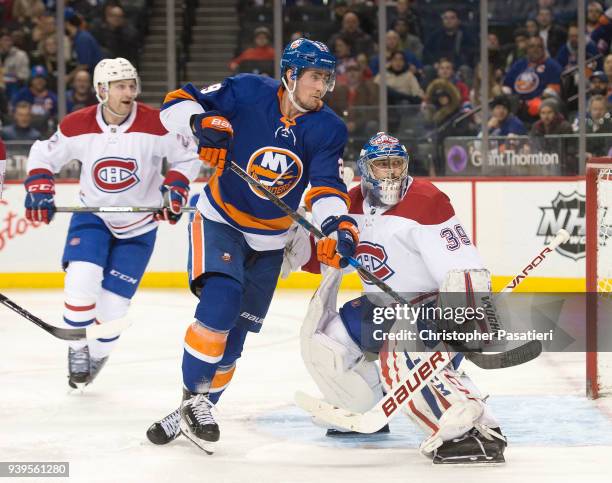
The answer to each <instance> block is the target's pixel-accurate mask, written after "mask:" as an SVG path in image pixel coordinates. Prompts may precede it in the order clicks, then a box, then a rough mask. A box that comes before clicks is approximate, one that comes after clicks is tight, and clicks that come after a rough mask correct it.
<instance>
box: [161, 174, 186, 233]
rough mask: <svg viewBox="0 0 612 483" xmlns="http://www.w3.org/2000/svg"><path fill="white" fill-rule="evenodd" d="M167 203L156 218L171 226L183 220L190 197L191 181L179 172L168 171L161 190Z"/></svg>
mask: <svg viewBox="0 0 612 483" xmlns="http://www.w3.org/2000/svg"><path fill="white" fill-rule="evenodd" d="M159 189H160V191H161V192H162V194H163V195H164V198H167V201H166V202H165V203H164V207H163V208H161V209H160V210H158V211H157V212H156V213H155V215H153V216H154V218H155V219H156V220H157V221H167V222H168V223H170V224H171V225H174V224H176V222H177V221H179V220H180V219H181V215H182V209H183V207H184V206H185V204H186V203H187V197H188V195H189V180H188V179H187V178H186V177H185V176H183V175H182V174H181V173H179V172H178V171H168V173H167V174H166V178H165V179H164V182H163V184H162V185H161V187H160V188H159Z"/></svg>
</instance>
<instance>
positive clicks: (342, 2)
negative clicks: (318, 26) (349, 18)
mask: <svg viewBox="0 0 612 483" xmlns="http://www.w3.org/2000/svg"><path fill="white" fill-rule="evenodd" d="M348 11H349V6H348V2H347V1H346V0H336V1H335V2H334V6H333V10H332V13H331V17H332V22H333V23H334V30H336V31H340V29H341V28H342V18H343V17H344V15H346V12H348Z"/></svg>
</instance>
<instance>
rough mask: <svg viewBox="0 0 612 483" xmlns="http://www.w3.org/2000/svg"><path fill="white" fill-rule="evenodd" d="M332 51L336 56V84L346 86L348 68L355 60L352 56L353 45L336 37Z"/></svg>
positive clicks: (344, 39)
mask: <svg viewBox="0 0 612 483" xmlns="http://www.w3.org/2000/svg"><path fill="white" fill-rule="evenodd" d="M332 49H333V52H334V55H335V56H336V84H346V66H347V64H348V63H350V62H352V61H354V60H355V57H353V56H352V55H351V45H350V44H349V42H348V41H347V40H346V38H344V37H342V36H340V37H336V40H335V41H334V45H333V46H332Z"/></svg>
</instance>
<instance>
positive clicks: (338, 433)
mask: <svg viewBox="0 0 612 483" xmlns="http://www.w3.org/2000/svg"><path fill="white" fill-rule="evenodd" d="M388 433H390V429H389V425H388V424H385V425H384V426H383V427H382V428H380V429H379V430H378V431H375V432H374V433H358V432H357V431H346V430H341V429H336V428H329V429H328V430H327V432H326V433H325V436H327V437H328V438H351V437H355V436H370V435H371V434H372V435H373V434H388Z"/></svg>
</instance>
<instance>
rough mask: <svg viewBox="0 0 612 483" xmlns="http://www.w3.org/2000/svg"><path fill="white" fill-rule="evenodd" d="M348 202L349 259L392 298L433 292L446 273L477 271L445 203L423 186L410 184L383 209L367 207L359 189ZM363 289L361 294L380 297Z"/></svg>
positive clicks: (480, 265) (466, 240)
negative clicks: (353, 239)
mask: <svg viewBox="0 0 612 483" xmlns="http://www.w3.org/2000/svg"><path fill="white" fill-rule="evenodd" d="M349 196H350V198H351V208H350V210H349V214H350V216H352V217H353V218H355V220H356V221H357V223H358V225H359V231H360V235H359V246H358V248H357V253H356V255H355V257H356V258H357V260H359V262H361V263H362V264H363V266H364V267H365V268H367V269H368V270H369V271H371V272H372V273H373V274H374V275H376V276H377V277H378V278H380V279H381V280H383V281H384V282H385V283H386V284H387V285H389V286H390V287H391V288H392V289H393V290H395V291H396V292H404V293H411V294H415V293H425V292H432V291H437V290H438V289H439V288H440V285H441V284H442V282H443V280H444V279H445V277H446V274H447V272H448V271H449V270H455V269H470V268H483V263H482V260H481V258H480V255H479V253H478V251H477V250H476V248H475V247H474V245H473V244H472V242H471V240H470V238H469V237H468V235H467V234H466V232H465V230H464V228H463V226H462V225H461V222H460V221H459V219H458V218H457V216H456V215H455V211H454V210H453V207H452V206H451V203H450V201H449V199H448V197H447V196H446V195H445V194H444V193H442V192H441V191H440V190H439V189H438V188H436V187H435V186H434V185H433V184H431V183H430V182H429V181H425V180H413V181H412V183H411V184H410V187H409V188H408V191H407V193H406V195H405V196H404V198H403V199H402V200H401V201H400V202H399V203H398V204H397V205H395V206H393V207H391V208H388V209H385V208H380V207H373V206H371V205H369V204H368V202H367V201H366V200H364V198H363V196H362V194H361V189H360V187H356V188H353V189H352V190H351V191H350V193H349ZM363 285H364V291H365V292H379V291H380V289H378V288H377V287H376V286H375V285H372V284H370V283H368V282H366V281H363Z"/></svg>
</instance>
